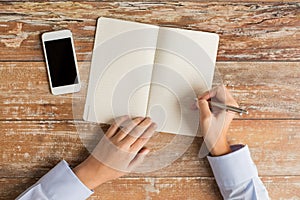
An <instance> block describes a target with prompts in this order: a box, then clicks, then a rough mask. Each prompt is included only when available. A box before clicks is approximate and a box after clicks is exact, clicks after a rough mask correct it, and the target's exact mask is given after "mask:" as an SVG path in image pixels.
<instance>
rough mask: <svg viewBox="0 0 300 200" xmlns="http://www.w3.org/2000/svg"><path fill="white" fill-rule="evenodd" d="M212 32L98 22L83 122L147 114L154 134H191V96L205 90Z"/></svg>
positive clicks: (194, 119)
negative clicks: (155, 132) (158, 132)
mask: <svg viewBox="0 0 300 200" xmlns="http://www.w3.org/2000/svg"><path fill="white" fill-rule="evenodd" d="M218 41H219V37H218V35H217V34H214V33H207V32H198V31H191V30H183V29H176V28H165V27H158V26H154V25H149V24H142V23H136V22H128V21H123V20H117V19H111V18H103V17H101V18H99V19H98V23H97V30H96V36H95V43H94V50H93V57H92V64H91V69H90V77H89V84H88V92H87V97H86V104H85V109H84V116H83V118H84V120H87V121H91V122H101V123H110V122H112V120H113V118H115V117H118V116H121V115H125V114H129V115H131V116H133V117H134V116H150V117H151V118H152V119H153V121H155V122H156V123H157V124H158V130H159V131H162V132H169V133H175V134H182V135H191V136H194V135H196V133H197V128H198V120H199V116H198V111H194V110H191V105H192V104H193V101H194V98H195V96H196V94H198V93H202V92H204V91H206V90H208V89H210V88H211V85H212V79H213V75H214V66H215V61H216V55H217V49H218Z"/></svg>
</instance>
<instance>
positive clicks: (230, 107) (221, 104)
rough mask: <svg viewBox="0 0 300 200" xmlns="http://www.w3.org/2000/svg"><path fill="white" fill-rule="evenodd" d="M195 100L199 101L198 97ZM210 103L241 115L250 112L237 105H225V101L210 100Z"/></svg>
mask: <svg viewBox="0 0 300 200" xmlns="http://www.w3.org/2000/svg"><path fill="white" fill-rule="evenodd" d="M195 101H197V102H198V98H195ZM209 104H210V106H215V107H217V108H221V109H224V110H226V111H227V110H229V111H233V112H237V113H239V114H240V115H242V114H248V113H249V112H248V111H247V110H244V109H241V108H238V107H235V106H229V105H225V104H223V103H218V102H213V101H209Z"/></svg>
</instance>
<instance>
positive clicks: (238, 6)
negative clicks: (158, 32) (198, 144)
mask: <svg viewBox="0 0 300 200" xmlns="http://www.w3.org/2000/svg"><path fill="white" fill-rule="evenodd" d="M0 10H1V12H0V38H1V39H0V57H1V59H2V60H9V61H15V60H38V61H40V60H43V56H42V51H41V42H40V34H41V33H43V32H45V31H51V30H58V29H64V28H67V29H70V30H72V32H73V33H74V39H75V46H76V51H77V53H78V59H79V60H86V57H87V56H88V55H89V54H90V52H91V51H92V45H93V41H94V32H95V25H96V19H97V18H98V17H99V16H107V17H114V18H120V19H125V20H132V21H137V22H143V23H151V24H156V25H160V26H167V27H178V28H185V29H192V30H203V31H211V32H216V33H218V34H220V48H219V55H218V60H219V61H225V60H226V61H237V60H240V61H246V60H268V61H270V60H285V61H291V60H294V61H299V60H300V49H299V46H298V44H299V38H300V37H299V33H300V31H299V29H300V21H299V16H300V11H299V4H298V3H297V2H295V3H292V2H291V3H284V2H269V3H261V2H227V1H226V2H44V3H36V2H14V3H9V4H7V3H1V4H0Z"/></svg>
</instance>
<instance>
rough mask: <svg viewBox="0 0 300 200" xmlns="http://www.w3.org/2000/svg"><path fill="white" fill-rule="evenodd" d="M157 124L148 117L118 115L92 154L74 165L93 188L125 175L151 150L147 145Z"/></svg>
mask: <svg viewBox="0 0 300 200" xmlns="http://www.w3.org/2000/svg"><path fill="white" fill-rule="evenodd" d="M156 128H157V125H156V124H155V123H153V122H152V121H151V119H150V118H148V117H147V118H142V117H137V118H134V119H130V118H129V117H128V116H123V117H120V118H117V119H116V120H115V122H114V123H113V124H112V125H111V126H110V128H109V129H108V131H107V132H106V134H105V135H104V136H103V137H102V139H101V140H100V142H99V143H98V145H97V146H96V148H95V149H94V151H93V152H92V154H91V155H90V156H89V157H88V158H87V159H86V160H85V161H83V162H82V163H81V164H80V165H78V166H77V167H75V168H74V173H75V174H76V175H77V176H78V178H79V179H80V180H81V181H82V182H83V183H84V184H85V185H86V186H87V187H88V188H90V189H94V188H96V187H97V186H99V185H100V184H102V183H104V182H107V181H109V180H113V179H116V178H119V177H121V176H123V175H125V174H126V173H128V172H130V171H132V170H133V169H134V168H135V167H136V166H138V165H139V164H140V163H141V162H142V161H143V159H144V157H145V156H146V155H147V153H149V149H147V148H145V147H144V145H145V144H146V143H147V142H148V140H149V139H150V138H151V136H152V135H153V134H154V132H155V130H156Z"/></svg>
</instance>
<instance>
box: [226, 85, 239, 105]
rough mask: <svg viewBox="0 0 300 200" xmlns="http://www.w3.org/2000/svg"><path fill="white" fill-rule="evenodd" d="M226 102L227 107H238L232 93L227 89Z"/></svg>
mask: <svg viewBox="0 0 300 200" xmlns="http://www.w3.org/2000/svg"><path fill="white" fill-rule="evenodd" d="M225 102H226V104H227V105H231V106H236V107H238V103H237V102H236V100H235V99H234V98H233V96H232V95H231V93H230V92H229V90H228V89H227V88H225Z"/></svg>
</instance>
